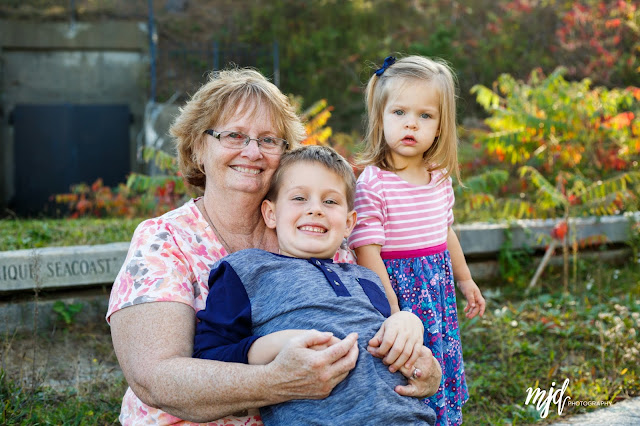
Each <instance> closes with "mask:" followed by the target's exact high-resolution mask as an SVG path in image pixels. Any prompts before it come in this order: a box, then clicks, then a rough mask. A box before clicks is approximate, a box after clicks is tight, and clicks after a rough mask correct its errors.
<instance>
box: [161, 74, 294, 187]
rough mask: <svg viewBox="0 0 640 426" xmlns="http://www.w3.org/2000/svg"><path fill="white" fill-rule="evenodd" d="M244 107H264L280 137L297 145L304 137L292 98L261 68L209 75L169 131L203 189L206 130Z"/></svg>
mask: <svg viewBox="0 0 640 426" xmlns="http://www.w3.org/2000/svg"><path fill="white" fill-rule="evenodd" d="M238 107H243V108H244V111H241V113H244V114H253V113H254V112H255V111H256V110H257V109H259V108H265V109H266V111H267V113H268V114H269V116H270V117H271V119H272V120H273V123H274V125H275V131H276V132H277V134H276V135H274V136H277V137H281V138H284V139H286V140H287V142H289V149H292V148H294V147H296V146H297V145H298V144H299V143H300V142H301V141H302V140H303V139H304V137H305V129H304V126H303V124H302V122H301V120H300V117H298V115H297V114H296V111H295V109H294V108H293V106H292V105H291V103H290V102H289V99H288V98H287V97H286V96H285V95H283V94H282V92H281V91H280V89H278V88H277V87H276V86H275V85H274V84H273V83H271V82H269V81H268V80H267V79H266V78H265V77H264V76H263V75H262V74H260V72H258V71H256V70H254V69H250V68H233V69H227V70H222V71H216V72H213V73H211V74H210V75H209V79H208V81H207V82H206V83H205V84H203V85H202V86H201V87H200V88H199V89H198V91H197V92H196V93H195V94H194V95H193V96H192V97H191V99H190V100H189V101H188V102H187V103H186V104H185V105H184V107H182V108H181V109H180V114H179V115H178V117H177V118H176V120H175V121H174V123H173V124H172V125H171V128H170V129H169V132H170V133H171V135H172V136H173V137H174V138H175V142H176V146H177V150H178V165H179V167H180V172H181V173H182V175H183V176H184V178H185V179H186V181H187V182H188V183H189V184H191V185H193V186H195V187H197V188H200V189H204V186H205V181H206V177H205V173H204V170H203V167H202V164H200V163H201V160H200V159H199V156H200V154H201V153H202V152H204V149H205V147H204V141H205V137H204V131H205V130H207V129H215V130H217V131H224V130H233V129H218V128H217V126H219V125H221V124H224V123H225V122H227V121H229V119H231V118H232V117H233V116H234V115H235V114H236V113H237V112H238Z"/></svg>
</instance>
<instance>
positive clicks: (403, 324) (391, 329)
mask: <svg viewBox="0 0 640 426" xmlns="http://www.w3.org/2000/svg"><path fill="white" fill-rule="evenodd" d="M423 339H424V326H423V325H422V321H421V320H420V318H418V317H417V316H416V315H414V314H412V313H411V312H406V311H400V312H396V313H395V314H393V315H391V316H390V317H389V318H387V319H386V320H385V322H384V323H382V327H380V330H378V332H377V333H376V335H375V336H373V337H372V338H371V340H369V346H368V347H367V351H369V353H370V354H371V355H373V356H375V357H377V358H382V362H384V364H385V365H388V366H389V371H391V372H392V373H395V372H396V371H398V370H399V369H400V368H401V367H402V366H405V367H406V368H408V369H412V368H413V365H414V364H415V362H416V360H417V359H418V357H419V356H420V353H421V349H420V348H421V347H422V346H423V345H422V342H423ZM412 371H413V370H412Z"/></svg>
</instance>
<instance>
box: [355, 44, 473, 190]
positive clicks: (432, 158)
mask: <svg viewBox="0 0 640 426" xmlns="http://www.w3.org/2000/svg"><path fill="white" fill-rule="evenodd" d="M400 79H403V80H422V81H428V82H429V83H431V84H433V85H434V87H436V88H437V89H438V93H439V95H440V96H439V97H440V123H439V131H440V132H439V135H438V137H437V138H436V140H435V142H434V143H433V145H431V147H430V148H429V149H428V150H427V151H426V152H425V153H424V161H425V164H426V165H427V167H429V168H433V170H438V169H444V170H445V171H446V174H445V176H444V177H445V178H447V177H449V176H451V175H452V174H453V175H454V176H456V178H457V179H458V181H459V180H460V169H459V167H458V133H457V128H456V76H455V73H454V72H453V70H452V69H451V67H450V66H449V65H448V64H447V63H446V62H445V61H444V60H441V59H429V58H425V57H423V56H408V57H406V58H402V59H399V60H398V61H396V62H395V63H394V64H393V65H390V66H389V67H388V68H386V69H385V70H384V72H383V73H382V74H381V75H379V76H378V75H376V73H374V74H373V76H371V78H370V79H369V83H368V84H367V88H366V92H365V103H366V105H367V133H366V136H365V147H364V150H363V151H362V153H361V154H360V156H359V161H358V163H359V164H361V165H375V166H378V167H380V168H381V169H384V170H389V171H396V170H397V168H396V167H395V165H394V164H393V161H392V159H391V155H390V149H389V146H388V145H387V143H386V141H385V139H384V128H383V121H382V118H383V112H384V108H385V106H386V104H387V101H388V99H389V92H390V88H392V87H397V86H395V85H394V84H393V83H395V82H398V80H400Z"/></svg>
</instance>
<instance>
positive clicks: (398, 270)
mask: <svg viewBox="0 0 640 426" xmlns="http://www.w3.org/2000/svg"><path fill="white" fill-rule="evenodd" d="M384 263H385V266H386V267H387V272H388V273H389V278H390V280H391V285H392V286H393V289H394V290H395V292H396V294H397V295H398V303H399V305H400V309H401V310H411V312H413V313H414V314H416V315H417V316H418V317H420V319H421V320H422V323H423V324H424V344H425V346H427V347H428V348H429V349H431V351H432V352H433V355H434V356H435V358H436V359H437V360H438V362H440V366H441V367H442V381H441V382H440V388H439V389H438V392H437V393H436V394H435V395H433V396H431V397H429V398H427V399H425V400H424V401H425V403H426V404H427V405H429V406H430V407H431V408H433V410H434V411H435V412H436V416H437V422H436V424H437V425H460V424H462V405H463V404H464V403H465V402H467V399H469V392H468V390H467V382H466V380H465V375H464V365H463V363H462V346H461V344H460V331H459V329H458V311H457V306H456V291H455V287H454V282H453V272H452V269H451V258H450V256H449V251H448V250H445V251H443V252H441V253H437V254H433V255H429V256H423V257H414V258H407V259H387V260H384Z"/></svg>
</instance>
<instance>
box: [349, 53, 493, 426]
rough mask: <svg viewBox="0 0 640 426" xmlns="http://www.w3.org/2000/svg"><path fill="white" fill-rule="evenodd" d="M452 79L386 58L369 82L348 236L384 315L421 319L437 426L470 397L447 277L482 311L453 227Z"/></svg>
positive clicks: (452, 419) (454, 420)
mask: <svg viewBox="0 0 640 426" xmlns="http://www.w3.org/2000/svg"><path fill="white" fill-rule="evenodd" d="M454 78H455V77H454V75H453V73H452V71H451V69H450V68H449V67H448V66H447V65H446V64H445V63H444V62H441V61H439V60H431V59H427V58H424V57H420V56H409V57H406V58H403V59H400V60H398V61H397V62H396V60H395V58H393V57H391V56H390V57H388V58H387V59H385V61H384V65H383V66H382V67H381V68H380V69H378V70H377V71H376V72H375V73H374V75H373V76H372V77H371V79H370V80H369V83H368V85H367V90H366V96H365V101H366V104H367V112H368V128H367V136H366V147H365V149H364V152H363V153H362V157H361V163H362V164H365V165H367V167H366V168H365V169H364V171H363V172H362V174H361V175H360V177H359V178H358V182H357V186H356V202H355V208H356V211H357V224H356V228H355V230H354V231H353V233H352V234H351V237H350V238H349V246H350V247H351V248H352V249H354V250H355V252H356V255H357V258H358V263H359V264H360V265H363V266H366V267H368V268H369V269H372V270H373V271H375V272H376V273H377V274H378V275H379V276H380V279H381V280H382V283H383V285H384V288H385V291H386V293H387V297H388V299H389V302H390V304H391V310H392V312H394V311H397V310H407V311H411V312H413V313H414V314H416V315H418V316H419V317H420V318H421V319H422V321H423V323H424V329H425V333H424V343H425V345H426V346H427V347H429V349H431V351H432V352H433V354H434V356H435V357H436V358H437V359H438V361H439V362H440V365H441V367H442V381H441V383H440V388H439V389H438V392H437V393H436V394H435V395H434V396H432V397H431V398H428V399H426V400H425V402H426V403H427V404H428V405H429V406H431V407H432V408H433V409H434V410H435V411H436V414H437V418H438V420H437V424H439V425H447V424H450V425H459V424H461V423H462V413H461V408H462V405H463V404H464V403H465V402H466V401H467V399H468V392H467V384H466V381H465V375H464V367H463V364H462V348H461V345H460V333H459V330H458V316H457V310H456V297H455V289H454V286H453V280H454V278H455V280H456V281H457V283H458V288H459V289H460V291H461V292H462V294H463V295H464V296H465V298H466V299H467V306H466V307H465V309H464V312H465V313H466V316H467V317H468V318H473V317H474V316H475V315H476V314H480V316H482V315H483V314H484V308H485V301H484V298H483V297H482V295H481V293H480V290H479V289H478V286H477V285H476V283H475V282H474V281H473V279H472V278H471V274H470V272H469V268H468V267H467V264H466V261H465V259H464V254H463V253H462V248H461V247H460V243H459V241H458V238H457V237H456V234H455V233H454V232H453V230H452V229H451V225H452V223H453V212H452V207H453V200H454V196H453V189H452V186H451V177H450V175H451V174H455V176H456V177H459V170H458V158H457V143H458V139H457V132H456V116H455V114H456V106H455V80H454Z"/></svg>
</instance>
